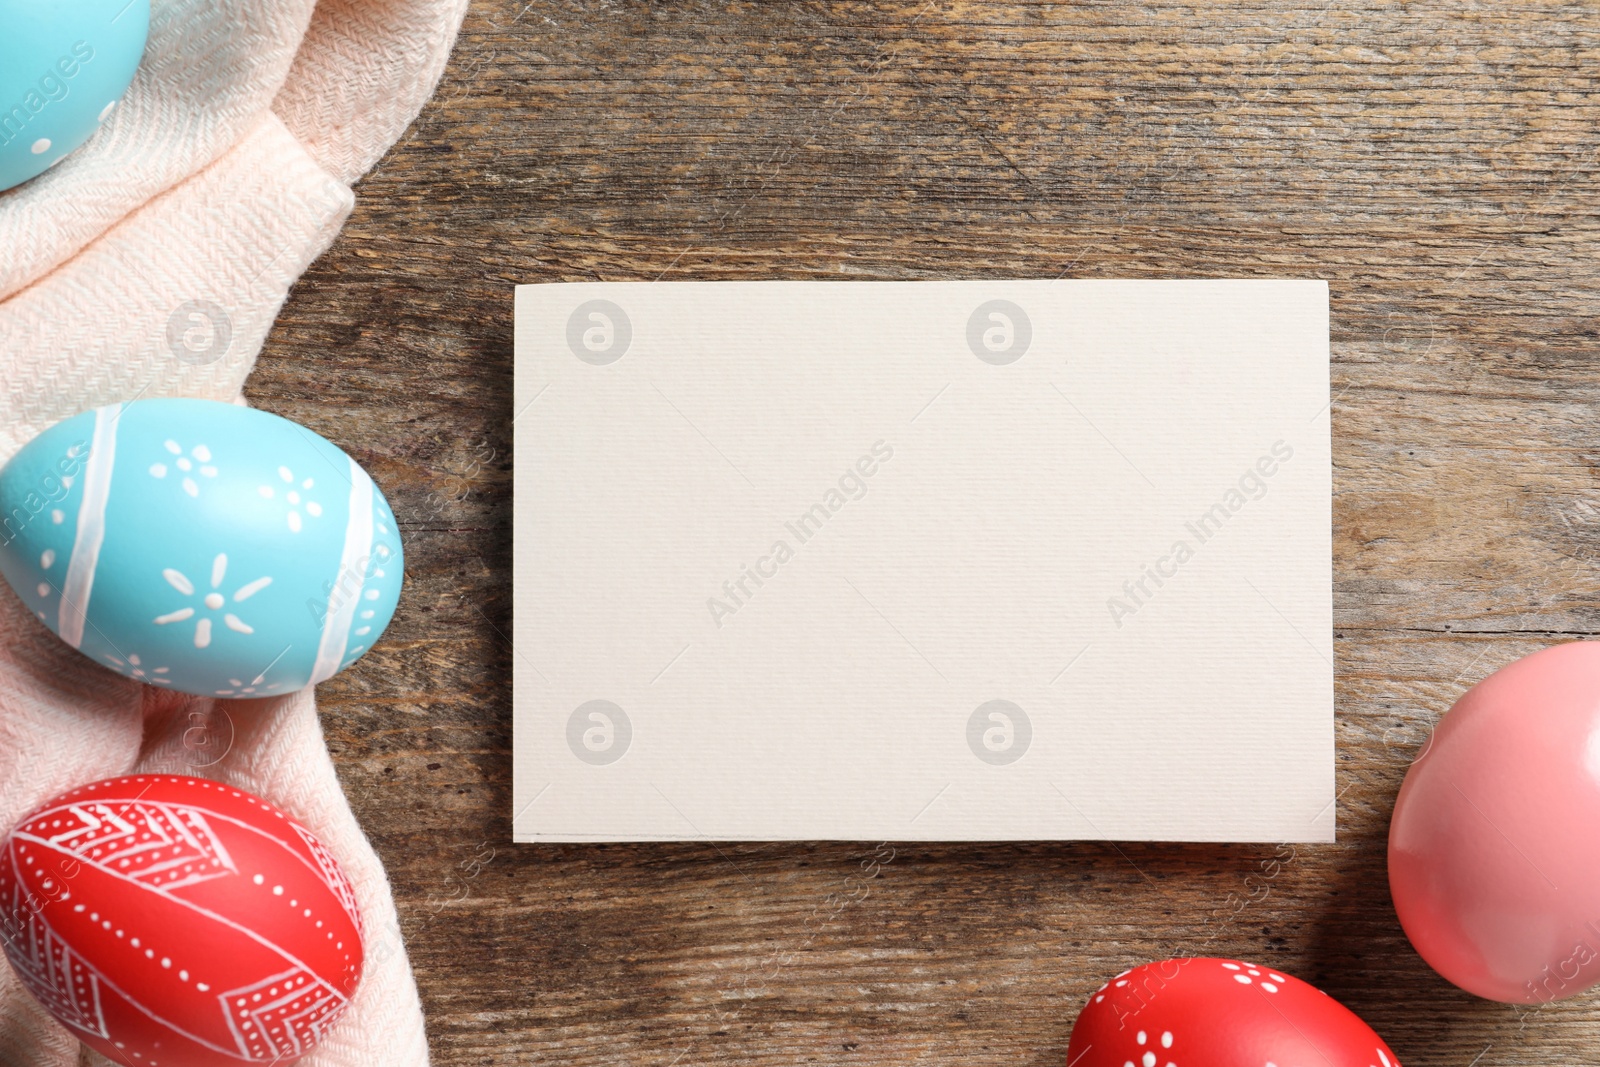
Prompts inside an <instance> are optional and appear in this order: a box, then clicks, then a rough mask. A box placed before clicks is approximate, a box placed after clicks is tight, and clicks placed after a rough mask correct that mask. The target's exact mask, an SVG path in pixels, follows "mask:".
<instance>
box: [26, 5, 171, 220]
mask: <svg viewBox="0 0 1600 1067" xmlns="http://www.w3.org/2000/svg"><path fill="white" fill-rule="evenodd" d="M0 28H3V30H4V32H0V190H5V189H9V188H11V187H12V186H14V185H21V184H22V183H23V182H25V181H27V180H28V179H29V178H33V177H36V176H37V175H40V174H43V173H44V172H45V171H46V170H49V169H50V168H51V167H53V166H55V165H56V164H57V163H59V162H60V161H61V159H62V157H64V156H65V155H66V154H67V153H68V152H71V151H72V150H73V149H75V148H77V147H78V146H79V145H81V144H83V142H85V141H87V140H88V139H89V138H90V136H91V135H93V133H94V132H95V130H97V129H99V128H100V124H101V123H102V122H104V121H105V120H106V119H107V118H109V117H110V116H111V112H112V111H113V110H114V109H115V108H116V106H117V101H118V100H120V99H121V98H122V94H123V93H124V92H126V91H127V88H128V84H129V83H130V82H132V81H133V73H134V71H135V70H137V69H138V67H139V60H140V58H141V57H143V55H144V45H145V38H146V37H147V36H148V35H149V32H150V0H131V2H130V0H0Z"/></svg>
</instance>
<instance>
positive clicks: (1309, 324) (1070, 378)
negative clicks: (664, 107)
mask: <svg viewBox="0 0 1600 1067" xmlns="http://www.w3.org/2000/svg"><path fill="white" fill-rule="evenodd" d="M1328 409H1329V393H1328V291H1327V286H1326V284H1325V283H1323V282H1320V281H956V282H950V281H929V282H657V283H593V284H589V283H584V284H559V285H529V286H521V287H519V288H518V289H517V295H516V398H515V403H514V411H515V422H514V428H515V437H516V502H515V548H514V554H515V562H514V589H513V599H514V611H515V633H514V635H513V646H514V647H513V656H512V661H513V664H514V672H515V676H514V700H513V703H514V708H515V723H514V737H515V741H514V744H515V788H514V796H513V801H512V815H513V827H514V833H515V837H516V839H517V840H518V841H643V840H694V839H712V840H780V839H842V840H858V841H880V840H890V841H904V840H951V841H957V840H995V841H999V840H1050V839H1089V838H1102V839H1112V840H1174V841H1177V840H1182V841H1296V842H1300V841H1332V840H1333V839H1334V822H1335V805H1334V791H1333V784H1334V778H1333V756H1334V749H1333V632H1332V631H1333V608H1332V590H1331V581H1332V564H1331V551H1332V545H1331V533H1330V507H1331V465H1330V455H1329V410H1328Z"/></svg>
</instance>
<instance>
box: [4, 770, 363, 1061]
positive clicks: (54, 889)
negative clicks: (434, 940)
mask: <svg viewBox="0 0 1600 1067" xmlns="http://www.w3.org/2000/svg"><path fill="white" fill-rule="evenodd" d="M0 847H3V848H4V857H3V862H0V932H3V933H4V935H5V952H6V957H7V958H8V959H9V960H10V961H11V966H12V968H13V969H14V970H15V971H16V973H17V976H18V978H20V979H21V981H22V984H23V985H24V986H25V987H26V988H27V989H28V991H29V992H30V993H32V994H33V995H34V997H36V998H37V999H38V1001H39V1003H40V1004H42V1005H44V1007H45V1008H46V1009H47V1010H48V1011H49V1012H50V1014H51V1015H53V1016H55V1017H56V1018H57V1019H59V1020H60V1021H61V1023H62V1024H63V1025H64V1026H66V1027H67V1028H68V1029H70V1030H71V1031H72V1032H73V1033H74V1034H75V1035H77V1036H78V1037H79V1038H81V1039H82V1040H83V1042H84V1043H85V1044H87V1045H89V1046H90V1047H91V1048H93V1049H95V1050H96V1051H98V1052H100V1053H102V1054H103V1055H105V1056H106V1057H108V1058H109V1059H110V1060H112V1062H114V1063H119V1064H124V1063H125V1064H140V1065H149V1067H215V1065H218V1064H230V1063H271V1064H286V1063H292V1062H293V1061H295V1060H296V1059H299V1058H300V1057H301V1056H303V1055H304V1054H305V1053H307V1052H308V1051H310V1050H311V1048H312V1046H314V1045H315V1044H316V1043H317V1042H318V1041H319V1040H320V1039H321V1038H322V1036H323V1035H324V1034H325V1033H327V1032H328V1030H329V1029H331V1028H332V1027H333V1025H334V1024H335V1023H336V1022H337V1021H338V1019H339V1017H340V1015H342V1014H343V1013H344V1010H345V1008H346V1006H347V1005H348V1004H349V1001H350V997H351V996H352V995H353V994H354V992H355V989H356V985H357V983H359V982H360V980H361V964H362V942H361V917H360V914H359V912H358V910H357V908H356V903H355V897H354V895H353V893H352V892H351V888H350V883H349V882H348V881H347V880H346V878H345V876H344V873H343V872H342V871H341V870H340V868H339V865H338V864H337V863H336V862H334V859H333V857H332V856H330V855H329V854H328V851H327V849H325V848H324V847H323V846H322V845H321V844H320V843H319V842H318V841H317V839H316V838H315V837H314V836H312V834H311V832H310V831H308V830H307V829H306V828H305V827H303V826H301V825H300V824H298V823H296V822H295V821H294V820H293V819H291V818H289V817H288V816H287V815H285V814H284V813H283V812H281V811H279V810H278V809H277V808H275V807H273V806H272V805H271V804H269V803H267V802H266V801H264V800H262V799H260V798H259V797H253V796H251V795H250V794H249V793H245V792H243V791H241V790H238V789H234V788H231V787H229V786H226V785H222V784H220V783H218V782H211V781H207V780H205V779H203V778H187V777H174V776H169V775H134V776H131V777H127V778H113V779H110V780H108V781H103V782H96V783H94V784H93V785H86V786H83V787H82V788H80V789H75V790H73V791H72V792H70V793H66V794H63V795H62V796H59V797H56V798H55V799H54V800H51V801H49V802H48V803H46V804H44V805H43V806H42V807H40V808H39V809H38V810H37V811H35V812H33V813H32V814H31V815H28V816H27V817H26V818H24V819H23V820H22V821H21V822H20V823H18V824H17V826H16V827H15V828H14V829H13V830H12V831H11V833H10V834H8V835H7V836H6V838H5V840H4V842H3V845H0Z"/></svg>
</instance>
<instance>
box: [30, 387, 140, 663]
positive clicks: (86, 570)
mask: <svg viewBox="0 0 1600 1067" xmlns="http://www.w3.org/2000/svg"><path fill="white" fill-rule="evenodd" d="M121 415H122V405H121V404H112V405H111V406H110V407H104V408H100V409H99V410H98V411H96V412H95V413H94V435H93V436H92V437H91V438H90V439H89V458H88V460H87V462H85V463H84V467H83V501H82V503H81V504H79V506H78V532H77V534H76V535H75V536H74V538H73V542H72V556H71V557H70V559H71V562H70V563H68V564H67V580H66V582H65V583H64V584H63V585H62V587H61V619H60V623H59V629H57V631H56V632H57V633H59V634H60V635H61V640H63V641H65V642H66V643H67V644H69V645H71V646H72V647H73V648H79V647H81V646H82V645H83V626H84V623H85V622H86V621H87V620H88V617H89V597H90V595H91V594H92V593H93V592H94V575H95V571H96V570H97V569H99V566H100V549H101V547H102V546H103V545H104V544H105V538H106V501H107V500H108V499H110V496H111V471H112V468H113V466H114V464H115V463H116V457H117V419H118V418H119V417H120V416H121ZM46 551H49V550H48V549H46Z"/></svg>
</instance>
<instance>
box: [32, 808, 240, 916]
mask: <svg viewBox="0 0 1600 1067" xmlns="http://www.w3.org/2000/svg"><path fill="white" fill-rule="evenodd" d="M51 822H64V823H66V824H67V825H66V828H64V829H61V830H59V831H58V832H55V833H49V834H48V835H47V834H46V832H45V831H47V830H54V829H55V827H52V826H49V825H48V824H49V823H51ZM22 832H23V833H24V834H29V835H34V836H38V837H40V838H42V839H44V840H45V841H47V842H49V843H50V844H51V845H54V846H55V847H57V848H60V849H64V850H66V851H68V852H71V853H72V854H73V855H75V856H77V857H78V858H79V859H81V860H83V861H84V862H87V863H90V864H93V865H94V866H96V867H99V868H100V869H102V870H104V871H106V872H107V873H110V874H115V875H117V876H119V877H122V878H127V879H129V880H131V881H135V882H138V883H140V884H142V885H147V886H149V887H150V888H152V889H159V890H161V891H162V892H163V893H169V892H171V891H172V890H174V889H181V888H183V887H185V886H191V885H197V884H199V883H200V882H206V881H210V880H211V879H213V878H222V877H225V876H227V875H230V874H238V873H239V872H238V869H237V868H236V867H235V866H234V864H233V857H231V856H230V855H229V854H228V850H227V849H226V848H225V847H224V846H223V844H222V842H221V841H219V840H218V839H217V837H216V835H215V834H214V833H213V832H212V830H211V827H210V825H209V824H208V823H207V822H206V817H205V815H204V814H202V813H201V812H199V811H197V810H195V809H194V808H190V807H183V806H179V805H171V804H160V803H151V802H147V801H127V802H115V803H106V802H103V801H94V802H89V803H80V804H71V805H68V806H67V807H66V808H64V809H62V808H56V809H53V810H51V811H46V812H41V813H40V814H39V816H38V817H36V818H34V819H33V820H31V821H30V822H29V823H28V825H27V826H25V827H23V831H22Z"/></svg>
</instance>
